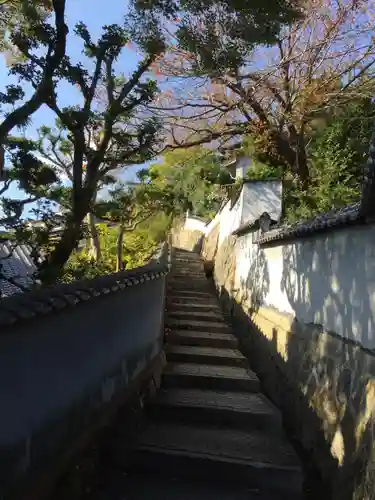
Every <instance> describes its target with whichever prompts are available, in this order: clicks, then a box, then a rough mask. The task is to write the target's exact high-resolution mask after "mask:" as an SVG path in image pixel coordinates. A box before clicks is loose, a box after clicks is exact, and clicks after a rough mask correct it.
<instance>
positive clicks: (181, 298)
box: [167, 291, 218, 307]
mask: <svg viewBox="0 0 375 500" xmlns="http://www.w3.org/2000/svg"><path fill="white" fill-rule="evenodd" d="M167 303H168V304H170V303H175V304H189V305H192V306H195V305H197V306H198V305H202V306H208V307H209V306H215V307H218V303H217V298H216V297H214V296H213V295H212V294H210V293H209V294H207V295H205V296H201V295H196V296H194V295H190V294H187V295H185V294H184V293H176V292H175V291H172V292H171V293H170V294H169V296H167Z"/></svg>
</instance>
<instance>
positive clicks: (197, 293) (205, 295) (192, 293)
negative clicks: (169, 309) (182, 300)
mask: <svg viewBox="0 0 375 500" xmlns="http://www.w3.org/2000/svg"><path fill="white" fill-rule="evenodd" d="M179 295H180V296H183V297H190V298H191V299H211V300H215V303H216V304H217V298H216V297H215V294H214V293H213V291H211V290H210V291H208V292H207V291H202V290H181V289H175V288H172V287H171V290H170V294H169V296H168V298H173V297H175V296H179Z"/></svg>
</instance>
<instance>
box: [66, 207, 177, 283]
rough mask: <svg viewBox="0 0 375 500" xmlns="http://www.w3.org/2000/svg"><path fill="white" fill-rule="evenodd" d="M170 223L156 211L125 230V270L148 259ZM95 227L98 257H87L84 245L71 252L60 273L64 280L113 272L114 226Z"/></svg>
mask: <svg viewBox="0 0 375 500" xmlns="http://www.w3.org/2000/svg"><path fill="white" fill-rule="evenodd" d="M170 224H171V221H170V219H169V218H168V217H167V216H165V215H164V214H156V215H154V216H153V217H152V218H151V219H149V220H147V222H144V223H143V224H141V225H139V226H138V227H137V228H136V229H135V230H134V231H130V232H125V238H124V242H123V259H124V261H125V262H126V269H127V270H128V269H133V268H136V267H139V266H142V265H144V264H146V263H147V262H148V261H149V260H150V257H151V256H152V255H153V254H154V253H155V252H156V249H157V247H158V245H159V244H160V243H161V242H162V241H164V240H165V235H166V233H167V231H168V229H169V227H170ZM97 229H98V232H99V238H100V246H101V253H102V258H101V260H100V261H99V262H95V261H94V260H93V259H92V258H91V256H90V254H89V247H88V245H86V246H85V247H84V248H83V249H81V250H79V251H75V252H73V253H72V255H71V257H70V259H69V260H68V262H67V264H66V266H65V268H64V272H63V275H62V277H61V281H63V282H64V283H70V282H72V281H76V280H80V279H91V278H95V277H96V276H101V275H103V274H110V273H114V272H115V269H116V257H117V237H118V227H108V226H107V225H105V224H98V226H97Z"/></svg>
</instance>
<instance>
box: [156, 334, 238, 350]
mask: <svg viewBox="0 0 375 500" xmlns="http://www.w3.org/2000/svg"><path fill="white" fill-rule="evenodd" d="M165 339H166V342H168V344H178V345H192V346H194V345H195V346H208V347H221V348H225V347H226V348H232V349H236V348H237V347H238V340H237V339H236V337H235V336H234V335H232V334H231V333H212V332H196V331H194V330H168V331H167V332H166V334H165Z"/></svg>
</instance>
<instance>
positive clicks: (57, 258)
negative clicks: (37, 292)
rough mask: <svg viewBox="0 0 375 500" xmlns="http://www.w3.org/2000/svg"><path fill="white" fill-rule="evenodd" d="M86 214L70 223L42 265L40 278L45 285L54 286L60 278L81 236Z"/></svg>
mask: <svg viewBox="0 0 375 500" xmlns="http://www.w3.org/2000/svg"><path fill="white" fill-rule="evenodd" d="M84 216H85V214H83V215H82V217H77V218H75V220H74V221H71V222H70V223H68V225H67V227H66V228H65V230H64V232H63V234H62V236H61V239H60V241H59V242H58V243H57V245H56V247H55V249H54V250H53V251H52V252H51V253H50V255H49V256H48V258H47V259H46V260H45V261H44V262H43V264H42V265H41V268H40V271H39V276H38V278H39V279H40V280H41V281H42V282H43V283H44V284H53V283H55V281H56V280H57V278H58V277H59V274H60V273H61V270H62V268H63V267H64V265H65V264H66V263H67V261H68V259H69V257H70V255H71V253H72V252H73V250H74V249H75V248H76V246H77V243H78V242H79V239H80V236H81V226H82V221H83V219H84Z"/></svg>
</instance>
